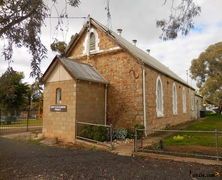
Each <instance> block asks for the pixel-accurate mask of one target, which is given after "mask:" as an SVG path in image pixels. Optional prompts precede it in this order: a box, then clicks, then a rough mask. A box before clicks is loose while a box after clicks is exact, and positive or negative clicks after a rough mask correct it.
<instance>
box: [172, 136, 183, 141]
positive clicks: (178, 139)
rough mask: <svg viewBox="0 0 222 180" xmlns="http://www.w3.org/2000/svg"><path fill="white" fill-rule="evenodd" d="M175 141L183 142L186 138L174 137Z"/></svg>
mask: <svg viewBox="0 0 222 180" xmlns="http://www.w3.org/2000/svg"><path fill="white" fill-rule="evenodd" d="M173 140H175V141H183V140H184V137H183V136H180V135H177V136H173Z"/></svg>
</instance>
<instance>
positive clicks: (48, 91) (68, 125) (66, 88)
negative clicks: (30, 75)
mask: <svg viewBox="0 0 222 180" xmlns="http://www.w3.org/2000/svg"><path fill="white" fill-rule="evenodd" d="M57 88H61V89H62V101H61V105H67V112H51V111H50V106H51V105H55V100H56V89H57ZM75 102H76V83H75V81H74V80H69V81H58V82H50V83H46V84H45V89H44V104H43V134H44V135H45V136H46V137H57V138H59V139H62V140H64V141H67V142H74V141H75V117H76V103H75Z"/></svg>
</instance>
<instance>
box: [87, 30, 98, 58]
mask: <svg viewBox="0 0 222 180" xmlns="http://www.w3.org/2000/svg"><path fill="white" fill-rule="evenodd" d="M91 33H94V35H95V49H94V50H91V51H90V45H89V44H90V34H91ZM99 42H100V39H99V35H98V33H97V31H96V30H95V29H94V28H91V29H90V30H89V32H87V34H86V37H85V41H84V44H83V47H84V49H83V54H87V55H89V54H90V53H96V52H98V51H99V50H100V49H99Z"/></svg>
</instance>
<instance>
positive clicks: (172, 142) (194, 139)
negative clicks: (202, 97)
mask: <svg viewBox="0 0 222 180" xmlns="http://www.w3.org/2000/svg"><path fill="white" fill-rule="evenodd" d="M215 129H217V130H218V131H222V115H210V116H207V117H206V118H204V119H202V120H198V121H194V122H192V123H191V124H190V125H188V126H187V127H186V128H185V129H184V130H194V131H214V130H215ZM163 141H164V144H165V145H168V146H193V145H197V146H208V147H215V144H216V136H215V133H175V134H173V135H170V136H168V137H166V138H164V139H163ZM218 146H220V147H222V134H219V135H218Z"/></svg>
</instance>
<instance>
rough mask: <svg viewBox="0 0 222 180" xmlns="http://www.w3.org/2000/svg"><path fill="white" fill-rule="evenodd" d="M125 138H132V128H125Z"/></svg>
mask: <svg viewBox="0 0 222 180" xmlns="http://www.w3.org/2000/svg"><path fill="white" fill-rule="evenodd" d="M126 138H128V139H133V138H134V130H132V129H127V136H126Z"/></svg>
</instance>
